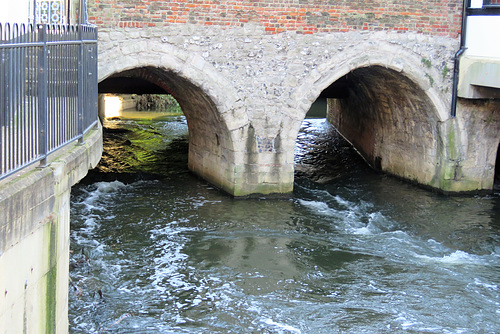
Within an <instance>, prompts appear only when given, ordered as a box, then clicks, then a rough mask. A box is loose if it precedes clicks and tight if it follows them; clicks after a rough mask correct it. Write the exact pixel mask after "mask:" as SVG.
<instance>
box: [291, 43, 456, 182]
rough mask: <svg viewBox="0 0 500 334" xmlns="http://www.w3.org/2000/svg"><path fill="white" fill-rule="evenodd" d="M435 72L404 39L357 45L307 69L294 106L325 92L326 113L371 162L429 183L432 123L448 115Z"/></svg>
mask: <svg viewBox="0 0 500 334" xmlns="http://www.w3.org/2000/svg"><path fill="white" fill-rule="evenodd" d="M441 77H442V76H441V75H440V73H439V72H438V70H437V69H434V68H433V67H427V66H424V65H423V64H422V61H421V58H419V57H418V55H416V54H415V53H413V52H410V51H407V50H406V49H404V47H398V46H394V45H391V44H390V43H387V44H384V43H381V44H379V45H376V46H375V45H372V44H370V43H368V44H364V45H359V46H357V47H355V48H353V49H352V50H350V51H349V52H346V53H345V54H340V55H338V56H336V57H333V58H332V59H330V61H329V62H328V63H326V64H322V65H320V66H318V68H317V69H316V70H314V71H313V72H311V74H310V76H309V78H308V79H307V80H306V81H304V83H303V85H302V86H301V87H299V88H298V89H297V92H300V93H298V94H297V96H296V101H298V108H297V113H300V115H301V116H302V118H303V117H305V114H306V113H307V110H308V109H309V107H310V103H312V102H313V101H315V100H316V99H317V98H318V97H320V96H322V97H326V98H327V99H328V118H329V121H330V122H331V123H332V124H333V125H334V126H335V127H336V128H337V130H339V132H340V133H341V134H342V135H343V136H344V137H346V138H347V139H348V140H349V141H350V142H351V143H352V144H353V146H354V147H355V148H356V149H357V150H358V151H359V152H360V153H361V155H362V156H363V157H364V158H365V159H366V160H367V161H368V163H369V164H370V165H372V167H374V168H376V169H379V170H381V171H384V172H387V173H389V174H393V175H396V176H398V177H402V178H404V179H407V180H411V181H416V182H418V183H420V184H424V185H429V186H435V182H436V181H435V180H436V176H437V174H439V173H440V170H439V164H440V161H439V157H440V156H441V155H440V154H439V153H440V152H439V151H440V150H443V147H442V146H443V141H444V140H443V138H441V136H443V134H442V131H441V129H440V124H442V123H443V122H446V121H447V120H448V119H450V117H449V107H448V106H447V105H448V103H447V102H448V101H449V97H448V96H447V94H443V93H441V92H440V90H439V89H438V88H437V87H436V86H437V83H438V82H440V81H441V80H442V79H441ZM434 78H436V79H434ZM295 117H296V118H299V115H296V116H295ZM457 140H460V138H457Z"/></svg>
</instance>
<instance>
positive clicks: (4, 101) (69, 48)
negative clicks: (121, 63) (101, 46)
mask: <svg viewBox="0 0 500 334" xmlns="http://www.w3.org/2000/svg"><path fill="white" fill-rule="evenodd" d="M97 122H98V117H97V28H96V27H94V26H88V25H77V26H70V25H65V26H48V25H37V26H33V25H18V24H13V25H10V24H3V25H2V24H0V179H2V178H4V177H6V176H7V175H10V174H12V173H14V172H16V171H18V170H20V169H22V168H24V167H26V166H28V165H30V164H33V163H35V162H38V161H40V162H41V163H40V165H41V166H44V165H45V164H46V159H47V156H48V155H49V154H50V153H52V152H54V151H56V150H57V149H59V148H61V147H62V146H64V145H66V144H68V143H70V142H72V141H74V140H80V141H82V142H83V136H84V134H85V132H86V131H88V130H89V129H90V128H92V127H93V126H95V125H96V124H97Z"/></svg>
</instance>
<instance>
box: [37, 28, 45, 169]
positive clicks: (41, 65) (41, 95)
mask: <svg viewBox="0 0 500 334" xmlns="http://www.w3.org/2000/svg"><path fill="white" fill-rule="evenodd" d="M38 38H39V41H40V42H42V46H41V48H40V50H39V52H38V89H37V100H38V101H37V104H38V127H39V128H38V131H39V137H38V154H39V155H40V156H41V157H42V159H41V160H40V167H41V168H42V167H45V166H46V165H47V147H48V143H47V140H48V134H47V131H48V119H47V78H48V76H47V72H48V69H47V57H48V47H47V25H45V24H43V25H42V24H40V25H38Z"/></svg>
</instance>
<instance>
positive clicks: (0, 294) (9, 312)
mask: <svg viewBox="0 0 500 334" xmlns="http://www.w3.org/2000/svg"><path fill="white" fill-rule="evenodd" d="M101 153H102V129H101V128H100V127H99V128H98V129H97V128H96V129H92V130H90V131H89V132H88V133H87V134H86V135H85V142H84V143H83V144H79V143H77V142H75V143H72V144H69V145H67V146H66V147H64V148H62V149H60V150H58V151H56V152H55V153H53V154H52V155H51V156H49V158H48V165H47V167H44V168H36V167H33V166H32V167H30V168H27V169H24V170H22V171H20V172H18V173H16V174H14V175H12V176H10V177H8V178H6V179H4V180H2V181H1V182H0V213H1V215H2V220H1V221H0V273H1V274H0V333H2V334H3V333H5V334H7V333H51V334H52V333H67V332H68V279H69V272H68V270H69V231H70V226H69V225H70V191H71V186H73V185H74V184H76V183H77V182H78V181H79V180H81V179H82V178H83V177H84V176H85V175H86V174H87V171H88V169H89V168H93V167H95V166H96V164H97V163H98V162H99V159H100V157H101Z"/></svg>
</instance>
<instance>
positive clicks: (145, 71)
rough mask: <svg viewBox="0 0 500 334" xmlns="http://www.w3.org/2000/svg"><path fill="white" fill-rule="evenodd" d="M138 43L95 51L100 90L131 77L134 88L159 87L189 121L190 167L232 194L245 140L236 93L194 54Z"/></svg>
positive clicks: (243, 114) (244, 118) (127, 85)
mask: <svg viewBox="0 0 500 334" xmlns="http://www.w3.org/2000/svg"><path fill="white" fill-rule="evenodd" d="M137 43H139V45H138V44H137ZM137 43H135V42H134V41H133V40H132V41H128V42H125V43H124V44H125V45H124V44H120V45H115V46H114V47H112V48H107V49H106V50H105V51H104V52H101V53H100V55H99V57H100V59H99V83H100V86H101V87H106V88H103V90H102V91H100V92H101V93H105V92H106V90H109V87H110V86H112V85H120V84H122V85H123V87H121V88H122V89H124V90H127V89H130V84H131V83H133V82H134V81H136V82H135V87H136V88H137V83H139V85H140V84H143V85H145V86H147V88H146V89H158V91H156V93H159V92H161V91H163V92H165V93H169V94H171V95H172V96H173V97H174V98H175V99H176V100H177V102H178V103H179V105H180V106H181V108H182V111H183V113H184V114H185V116H186V120H187V124H188V131H189V157H188V167H189V169H190V170H191V171H193V172H194V173H195V174H197V175H199V176H200V177H202V178H203V179H205V180H207V181H208V182H210V183H211V184H213V185H215V186H216V187H219V188H220V189H222V190H224V191H226V192H228V193H230V194H233V193H234V188H235V186H236V183H237V181H236V180H235V170H236V169H237V166H236V156H237V155H238V152H239V151H241V149H240V148H239V147H238V145H239V143H241V142H244V141H243V140H241V136H243V135H244V131H242V130H241V129H242V128H245V127H246V126H247V124H248V119H247V114H246V112H244V110H242V109H241V108H240V109H238V108H237V105H238V103H236V102H237V98H236V92H234V91H233V90H232V89H231V88H230V87H231V86H230V85H229V83H227V82H225V79H224V78H222V77H220V76H219V75H218V74H217V73H216V72H215V71H214V70H213V68H212V66H211V65H210V64H208V63H206V62H205V61H204V60H203V59H202V58H201V57H199V56H189V55H182V54H181V52H180V51H179V50H176V49H174V48H173V47H172V46H170V45H165V46H164V47H163V48H158V47H157V46H156V47H150V46H148V45H147V44H141V43H142V42H140V41H137ZM124 81H127V82H125V83H124ZM106 83H108V84H106ZM109 83H111V85H109ZM114 92H120V93H126V92H125V91H123V90H122V91H114ZM136 92H137V91H128V92H127V93H136Z"/></svg>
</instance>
